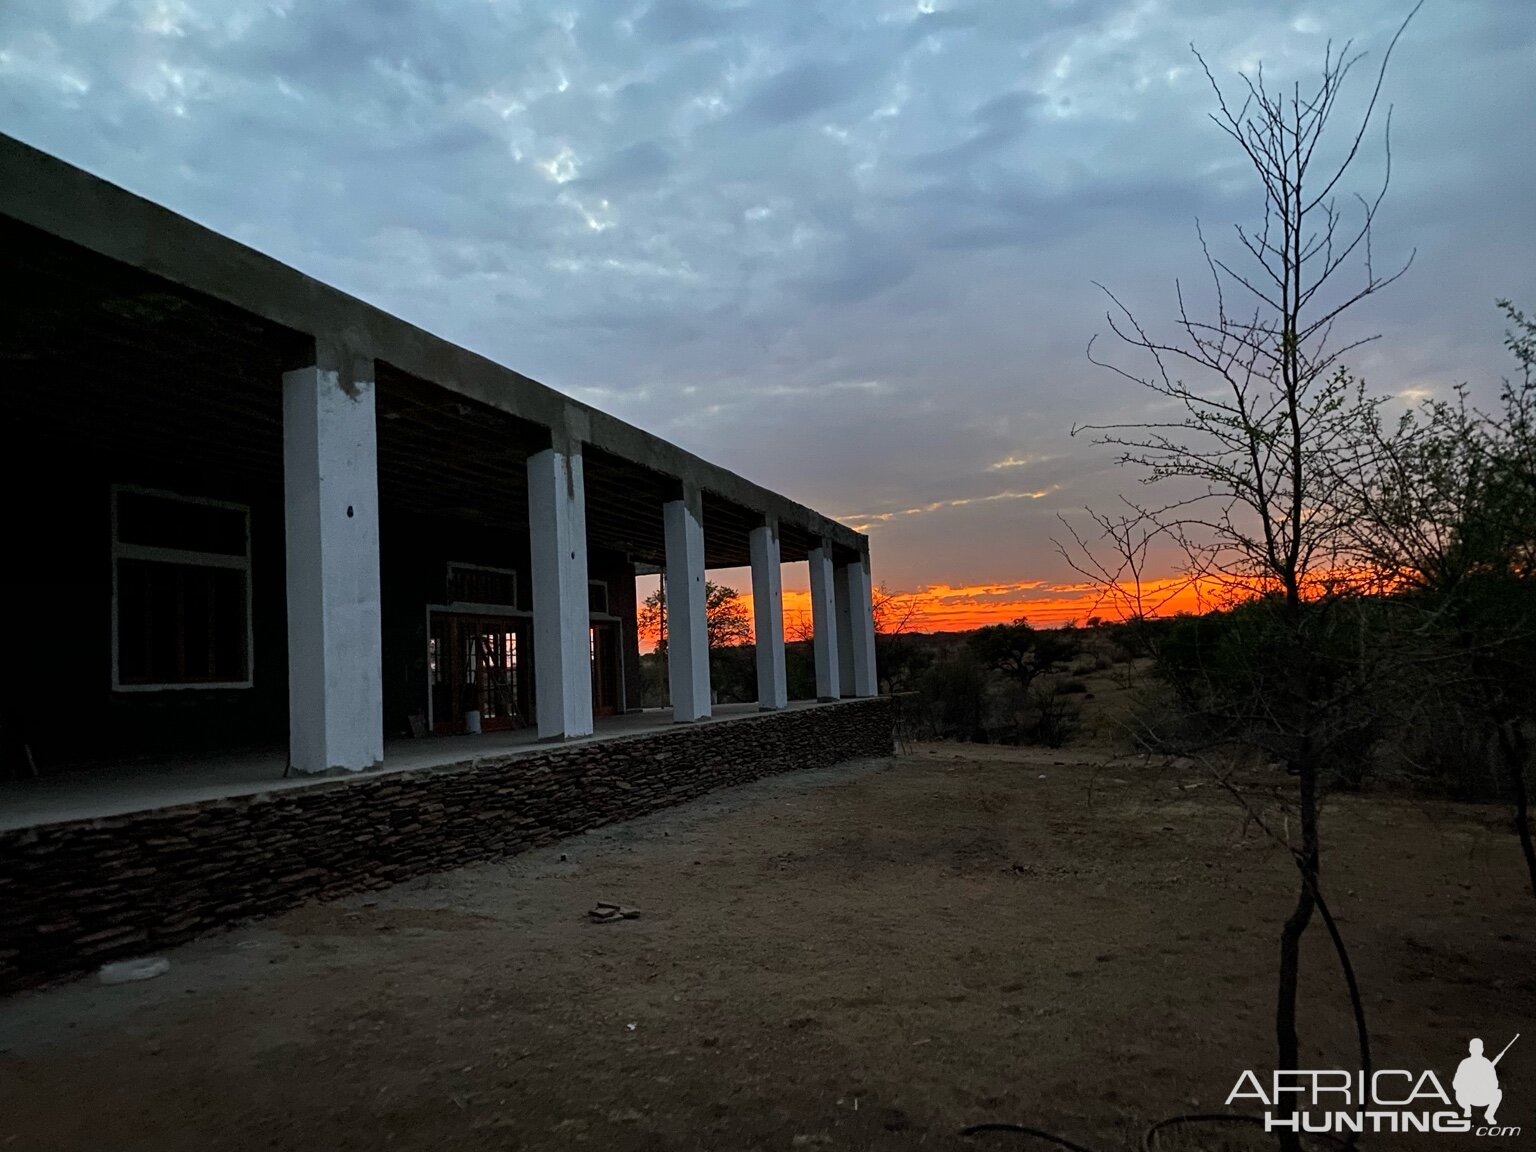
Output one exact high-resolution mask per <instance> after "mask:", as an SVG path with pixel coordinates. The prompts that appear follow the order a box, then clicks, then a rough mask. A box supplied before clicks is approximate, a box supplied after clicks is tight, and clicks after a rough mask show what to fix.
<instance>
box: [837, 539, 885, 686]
mask: <svg viewBox="0 0 1536 1152" xmlns="http://www.w3.org/2000/svg"><path fill="white" fill-rule="evenodd" d="M844 571H845V572H847V574H848V575H847V582H848V603H849V607H850V616H851V623H852V629H851V631H852V641H851V646H852V648H853V695H855V696H878V695H879V694H880V679H879V674H878V672H877V671H876V669H875V597H874V585H873V584H872V583H871V580H870V573H869V556H868V555H867V554H866V555H865V556H864V558H863V559H862V560H859V561H856V562H855V563H853V564H849V565H848V566H847V568H845V569H844Z"/></svg>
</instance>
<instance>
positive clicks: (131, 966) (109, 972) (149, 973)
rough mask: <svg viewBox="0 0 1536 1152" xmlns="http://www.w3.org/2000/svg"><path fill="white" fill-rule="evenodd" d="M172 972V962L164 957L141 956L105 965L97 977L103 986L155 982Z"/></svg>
mask: <svg viewBox="0 0 1536 1152" xmlns="http://www.w3.org/2000/svg"><path fill="white" fill-rule="evenodd" d="M170 970H171V962H170V961H169V960H167V959H166V958H165V957H164V956H139V957H137V958H136V959H133V960H118V961H116V962H115V963H112V964H103V965H102V966H101V971H100V972H98V973H97V974H96V977H97V979H99V980H100V981H101V982H102V983H103V984H131V983H133V982H134V981H135V980H153V979H154V978H155V977H156V976H164V975H165V974H166V973H167V972H169V971H170Z"/></svg>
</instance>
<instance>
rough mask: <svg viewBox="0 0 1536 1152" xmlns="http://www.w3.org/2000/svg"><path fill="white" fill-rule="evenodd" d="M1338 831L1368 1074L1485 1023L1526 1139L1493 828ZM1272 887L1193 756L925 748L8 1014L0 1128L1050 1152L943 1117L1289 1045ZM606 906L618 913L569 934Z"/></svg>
mask: <svg viewBox="0 0 1536 1152" xmlns="http://www.w3.org/2000/svg"><path fill="white" fill-rule="evenodd" d="M1324 834H1325V837H1326V841H1327V845H1328V847H1327V850H1326V851H1327V854H1326V858H1325V865H1324V866H1325V869H1326V871H1327V874H1328V879H1329V883H1330V885H1331V891H1332V892H1333V894H1334V903H1335V907H1336V912H1337V915H1338V918H1339V921H1340V924H1341V927H1342V930H1343V932H1344V933H1345V934H1346V935H1347V937H1348V939H1349V942H1350V944H1351V946H1352V948H1353V952H1354V957H1355V962H1356V964H1357V966H1358V968H1359V971H1360V976H1361V981H1362V983H1363V986H1364V988H1365V990H1366V1002H1367V1007H1368V1009H1369V1012H1370V1019H1371V1024H1372V1028H1373V1037H1374V1041H1375V1045H1376V1050H1377V1051H1376V1055H1377V1062H1378V1066H1386V1067H1402V1068H1411V1069H1419V1068H1422V1067H1429V1068H1432V1069H1435V1070H1436V1071H1437V1073H1438V1075H1439V1076H1440V1077H1441V1079H1442V1080H1443V1081H1444V1082H1445V1083H1446V1085H1447V1086H1449V1083H1450V1077H1451V1074H1452V1071H1453V1070H1454V1068H1455V1064H1456V1062H1457V1060H1459V1059H1460V1057H1461V1056H1462V1055H1463V1054H1464V1053H1465V1046H1466V1042H1467V1039H1468V1038H1469V1037H1471V1036H1474V1035H1476V1036H1481V1037H1484V1038H1486V1039H1487V1041H1488V1043H1489V1044H1490V1046H1494V1047H1495V1048H1496V1047H1499V1046H1502V1045H1503V1043H1504V1042H1505V1040H1506V1039H1507V1038H1508V1037H1510V1036H1512V1035H1514V1034H1515V1033H1516V1032H1524V1033H1525V1038H1524V1039H1523V1040H1522V1041H1521V1042H1519V1043H1517V1044H1516V1045H1515V1046H1514V1048H1513V1049H1512V1050H1511V1051H1510V1053H1509V1055H1508V1056H1507V1057H1506V1058H1505V1060H1504V1062H1503V1063H1502V1064H1501V1065H1500V1071H1501V1073H1502V1076H1503V1081H1504V1084H1505V1092H1506V1095H1505V1102H1504V1108H1503V1112H1502V1114H1501V1116H1500V1120H1501V1122H1504V1123H1510V1124H1522V1125H1524V1127H1525V1135H1524V1136H1523V1137H1520V1138H1518V1139H1516V1140H1514V1141H1509V1142H1504V1143H1506V1144H1508V1145H1509V1146H1522V1145H1523V1146H1529V1145H1530V1144H1531V1143H1533V1132H1536V963H1533V955H1536V952H1533V947H1532V945H1533V943H1536V900H1533V898H1532V895H1531V892H1530V890H1529V887H1528V885H1527V882H1526V881H1525V879H1524V875H1523V869H1522V866H1521V862H1520V858H1519V854H1518V850H1517V847H1516V844H1515V840H1514V837H1513V835H1512V833H1511V832H1510V830H1509V820H1508V816H1507V814H1506V813H1504V812H1503V811H1501V810H1499V809H1496V808H1481V807H1470V806H1452V805H1446V804H1438V803H1435V804H1428V803H1424V802H1422V801H1416V800H1412V799H1406V798H1393V797H1382V796H1370V797H1346V798H1339V799H1335V800H1333V801H1331V802H1330V804H1329V807H1328V810H1327V813H1326V815H1325V829H1324ZM1293 880H1294V871H1293V869H1292V868H1291V866H1290V865H1289V863H1288V862H1287V861H1286V860H1285V858H1284V857H1283V855H1282V854H1281V853H1280V852H1278V851H1277V850H1276V848H1275V847H1274V845H1273V844H1272V843H1271V842H1270V841H1268V840H1266V839H1265V837H1264V836H1263V835H1262V834H1261V833H1260V832H1258V831H1257V830H1256V829H1255V828H1254V827H1253V826H1252V824H1251V823H1246V822H1245V820H1244V817H1243V814H1242V812H1241V811H1240V810H1239V809H1238V808H1237V807H1236V806H1235V805H1234V803H1233V802H1232V800H1231V799H1230V798H1229V797H1227V796H1225V795H1223V794H1221V793H1220V792H1219V791H1218V790H1217V789H1216V788H1215V787H1213V786H1212V785H1211V784H1210V783H1209V782H1208V781H1206V780H1203V779H1202V776H1201V774H1200V772H1199V771H1197V770H1195V769H1193V768H1192V767H1186V768H1184V769H1182V770H1181V769H1179V768H1177V767H1172V766H1168V765H1159V764H1147V763H1144V762H1141V761H1137V760H1132V759H1113V758H1106V757H1105V756H1095V755H1094V754H1092V753H1090V752H1082V751H1072V750H1067V751H1061V752H1052V751H1049V750H1039V749H1012V748H1010V749H989V748H977V747H971V746H964V745H946V746H936V745H935V746H919V747H916V748H914V749H912V750H911V753H910V754H909V755H905V756H903V757H900V758H897V759H895V760H892V761H889V762H878V763H877V762H866V763H860V764H853V765H846V766H843V767H840V768H837V769H833V770H827V771H819V772H814V773H804V774H799V775H795V776H789V777H781V778H778V779H773V780H768V781H764V782H761V783H759V784H755V785H752V786H749V787H746V788H741V789H736V790H732V791H730V792H727V793H721V794H717V795H715V796H712V797H709V798H706V799H704V800H702V801H700V802H697V803H695V804H692V805H689V806H687V807H684V808H680V809H676V810H673V811H671V812H667V813H664V814H661V815H658V816H655V817H651V818H648V819H644V820H640V821H636V822H633V823H631V824H627V825H624V826H621V827H616V828H613V829H608V830H604V831H601V832H597V833H593V834H589V835H586V836H581V837H577V838H575V839H572V840H568V841H566V842H564V843H562V844H560V845H558V846H556V847H553V848H550V849H546V850H541V851H539V852H535V853H531V854H528V855H525V856H520V857H516V858H513V859H510V860H506V861H503V862H500V863H496V864H491V865H485V866H481V867H476V868H470V869H464V870H460V871H456V872H452V873H447V874H443V875H439V876H434V877H430V878H426V879H423V880H419V881H414V882H411V883H407V884H403V885H401V886H399V887H397V888H394V889H392V890H389V891H386V892H383V893H380V894H378V895H377V896H376V897H370V898H367V899H364V898H361V897H359V898H356V899H351V900H347V901H341V902H335V903H329V904H320V905H313V906H309V907H305V908H301V909H299V910H296V911H294V912H292V913H290V914H287V915H283V916H278V917H275V918H272V919H269V920H266V921H263V922H261V923H258V924H252V925H248V926H245V927H241V928H238V929H236V930H233V931H231V932H228V933H225V934H222V935H219V936H216V937H213V938H209V939H206V940H203V941H200V942H197V943H194V944H191V945H188V946H186V947H184V948H180V949H177V950H175V951H173V952H171V953H168V956H169V958H170V959H171V961H172V968H171V971H170V973H169V974H167V975H165V976H163V977H161V978H159V979H156V980H153V981H150V982H146V983H141V984H132V985H123V986H114V987H105V986H101V985H99V984H97V983H96V982H95V981H94V980H82V981H78V982H75V983H73V984H70V985H66V986H61V987H57V988H53V989H49V990H45V991H42V992H37V993H30V994H24V995H21V996H18V997H13V998H11V999H10V1000H8V1001H4V1002H0V1149H9V1148H16V1149H25V1150H27V1152H46V1150H54V1149H70V1150H90V1152H97V1150H108V1149H112V1150H138V1149H146V1150H150V1149H153V1150H164V1152H179V1150H196V1152H206V1150H209V1149H225V1148H230V1149H338V1150H340V1149H367V1150H368V1152H378V1150H380V1149H450V1148H451V1149H568V1148H580V1147H592V1148H601V1149H612V1150H628V1149H656V1150H661V1149H722V1150H726V1149H785V1150H789V1149H798V1148H871V1149H897V1148H901V1149H905V1148H916V1147H922V1148H967V1147H970V1148H980V1147H987V1148H994V1147H995V1148H1023V1147H1029V1148H1038V1147H1042V1145H1040V1144H1037V1143H1032V1142H1030V1141H1028V1140H1026V1139H1024V1138H1021V1137H1019V1136H1017V1135H1009V1134H996V1135H983V1136H976V1137H970V1138H964V1137H961V1136H960V1135H959V1130H960V1129H961V1128H962V1127H964V1126H966V1125H970V1124H975V1123H979V1122H985V1121H1016V1122H1023V1123H1028V1124H1032V1125H1038V1126H1042V1127H1045V1128H1049V1129H1053V1130H1056V1131H1059V1132H1062V1133H1065V1134H1068V1135H1070V1136H1072V1137H1073V1138H1075V1139H1077V1140H1080V1141H1083V1142H1084V1143H1087V1144H1089V1145H1092V1146H1093V1147H1094V1148H1097V1149H1102V1150H1104V1152H1112V1150H1116V1149H1125V1148H1131V1147H1134V1146H1135V1141H1136V1140H1138V1139H1139V1133H1140V1132H1141V1130H1142V1128H1143V1127H1144V1126H1145V1125H1146V1124H1147V1123H1149V1122H1150V1121H1152V1120H1155V1119H1156V1118H1158V1117H1160V1116H1164V1115H1167V1114H1169V1113H1176V1112H1185V1111H1205V1110H1209V1109H1217V1110H1220V1109H1221V1107H1222V1105H1223V1102H1224V1100H1225V1097H1226V1095H1227V1093H1228V1092H1229V1091H1230V1089H1231V1088H1232V1086H1233V1084H1234V1082H1235V1080H1236V1078H1237V1076H1238V1073H1239V1072H1240V1070H1242V1069H1243V1068H1248V1067H1253V1068H1259V1069H1267V1068H1270V1067H1272V1066H1273V1057H1272V1040H1271V1019H1272V1012H1273V1007H1272V1005H1273V997H1274V992H1273V989H1274V975H1273V973H1274V969H1275V952H1276V945H1275V941H1276V937H1277V933H1278V927H1279V923H1280V921H1281V919H1282V918H1283V916H1284V914H1285V912H1286V911H1287V909H1288V907H1289V902H1290V900H1291V897H1292V892H1293ZM599 900H609V901H615V902H620V903H624V904H628V905H633V906H635V907H637V908H639V909H640V910H641V912H642V915H641V917H640V918H639V919H637V920H630V921H623V922H620V923H612V924H596V923H592V922H590V921H589V918H588V916H587V912H588V909H589V908H591V907H592V906H593V904H594V903H595V902H596V901H599ZM1304 963H1305V970H1304V980H1305V988H1304V997H1305V999H1304V1006H1303V1019H1302V1025H1303V1033H1304V1053H1305V1058H1306V1059H1307V1060H1308V1061H1309V1062H1311V1063H1314V1064H1315V1065H1317V1066H1320V1067H1331V1066H1341V1067H1353V1066H1354V1065H1355V1064H1356V1063H1357V1058H1356V1056H1355V1054H1354V1053H1355V1049H1354V1047H1353V1034H1352V1030H1351V1027H1350V1020H1349V1016H1348V1012H1347V1004H1346V1001H1345V998H1344V993H1343V986H1342V983H1341V981H1340V979H1339V977H1338V974H1337V965H1336V963H1335V961H1334V959H1333V956H1332V953H1331V951H1330V950H1329V946H1328V943H1327V940H1326V937H1325V936H1324V935H1323V933H1322V931H1321V930H1320V928H1319V929H1315V930H1314V931H1313V932H1312V933H1311V935H1310V937H1309V940H1308V946H1307V950H1306V954H1305V960H1304ZM1470 1139H1472V1137H1455V1138H1453V1137H1447V1136H1433V1137H1392V1136H1387V1137H1377V1138H1374V1139H1369V1140H1367V1141H1366V1142H1365V1144H1364V1145H1363V1146H1364V1147H1367V1148H1381V1149H1399V1148H1403V1149H1412V1148H1420V1147H1422V1148H1435V1149H1444V1148H1446V1147H1447V1146H1448V1142H1451V1143H1455V1142H1458V1141H1460V1142H1465V1141H1467V1140H1470ZM1479 1143H1480V1144H1485V1143H1489V1142H1479ZM1491 1143H1500V1142H1499V1141H1493V1142H1491ZM1166 1146H1167V1147H1170V1148H1186V1149H1188V1148H1201V1149H1205V1150H1207V1152H1210V1150H1216V1149H1222V1148H1227V1149H1246V1148H1250V1147H1272V1146H1273V1145H1272V1144H1271V1143H1270V1142H1269V1141H1261V1140H1258V1139H1256V1138H1250V1137H1248V1136H1245V1135H1242V1134H1240V1133H1239V1134H1236V1135H1234V1134H1231V1133H1227V1132H1222V1131H1213V1130H1206V1131H1203V1132H1201V1133H1200V1134H1199V1138H1198V1139H1190V1140H1186V1141H1183V1142H1180V1141H1171V1142H1169V1143H1168V1144H1167V1145H1166Z"/></svg>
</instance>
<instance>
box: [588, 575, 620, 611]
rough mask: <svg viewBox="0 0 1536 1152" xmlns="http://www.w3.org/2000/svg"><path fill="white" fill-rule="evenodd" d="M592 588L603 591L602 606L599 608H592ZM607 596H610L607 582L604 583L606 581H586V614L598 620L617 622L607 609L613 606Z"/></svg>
mask: <svg viewBox="0 0 1536 1152" xmlns="http://www.w3.org/2000/svg"><path fill="white" fill-rule="evenodd" d="M594 588H601V589H602V590H603V606H602V607H601V608H593V607H592V589H594ZM609 596H610V589H609V587H608V581H606V580H588V581H587V614H588V615H589V616H593V617H595V618H597V619H599V620H617V619H618V617H617V616H614V615H612V613H611V612H610V611H609V609H610V608H611V607H612V606H613V601H612V600H611V599H610V598H609Z"/></svg>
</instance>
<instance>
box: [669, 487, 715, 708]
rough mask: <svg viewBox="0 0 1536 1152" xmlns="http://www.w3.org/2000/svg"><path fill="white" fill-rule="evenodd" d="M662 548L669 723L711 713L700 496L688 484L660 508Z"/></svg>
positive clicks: (702, 522) (702, 501)
mask: <svg viewBox="0 0 1536 1152" xmlns="http://www.w3.org/2000/svg"><path fill="white" fill-rule="evenodd" d="M662 527H663V528H664V529H665V531H666V546H667V682H668V684H669V686H670V687H671V690H672V719H673V720H676V721H679V722H683V723H687V722H690V721H693V720H704V719H707V718H708V717H709V715H710V711H711V709H710V700H709V620H708V618H707V615H706V613H705V604H704V592H705V588H704V498H703V494H702V493H701V492H700V491H699V489H697V488H695V487H692V486H691V485H690V486H687V487H685V488H684V490H683V498H682V499H681V500H669V501H668V502H667V503H666V504H664V505H662Z"/></svg>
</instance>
